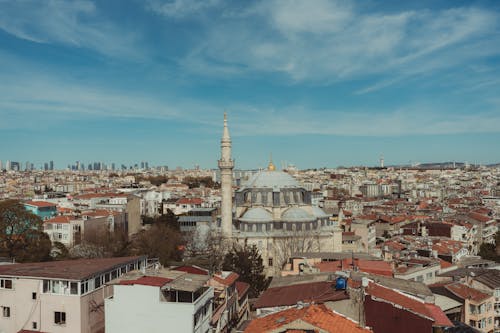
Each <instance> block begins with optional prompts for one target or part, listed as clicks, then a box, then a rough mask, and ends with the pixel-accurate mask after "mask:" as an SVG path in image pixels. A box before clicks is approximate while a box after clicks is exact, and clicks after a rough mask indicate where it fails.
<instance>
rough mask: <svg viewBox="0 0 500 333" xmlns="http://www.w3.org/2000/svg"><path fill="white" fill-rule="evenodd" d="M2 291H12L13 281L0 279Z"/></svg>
mask: <svg viewBox="0 0 500 333" xmlns="http://www.w3.org/2000/svg"><path fill="white" fill-rule="evenodd" d="M0 289H12V280H11V279H0Z"/></svg>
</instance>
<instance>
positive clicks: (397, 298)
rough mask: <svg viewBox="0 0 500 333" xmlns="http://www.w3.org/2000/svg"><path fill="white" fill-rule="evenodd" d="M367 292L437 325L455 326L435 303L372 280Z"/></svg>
mask: <svg viewBox="0 0 500 333" xmlns="http://www.w3.org/2000/svg"><path fill="white" fill-rule="evenodd" d="M366 292H367V294H369V295H371V296H372V298H373V297H375V299H382V300H385V301H387V302H389V303H392V304H394V305H398V306H400V307H402V308H404V309H406V310H409V311H410V312H412V313H415V314H417V315H419V316H421V317H425V318H428V319H430V320H432V321H434V324H435V325H437V326H453V324H452V323H451V322H450V320H449V319H448V318H447V317H446V315H445V314H444V313H443V311H442V310H441V309H440V308H439V307H437V306H436V305H434V304H430V303H425V302H423V301H422V300H419V299H416V298H414V297H411V296H408V295H405V294H403V293H401V292H398V291H396V290H392V289H389V288H386V287H383V286H381V285H379V284H376V283H373V282H370V283H369V285H368V288H367V289H366Z"/></svg>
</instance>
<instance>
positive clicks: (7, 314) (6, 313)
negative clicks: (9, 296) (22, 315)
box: [2, 306, 10, 318]
mask: <svg viewBox="0 0 500 333" xmlns="http://www.w3.org/2000/svg"><path fill="white" fill-rule="evenodd" d="M2 313H3V316H4V317H5V318H9V317H10V307H8V306H2Z"/></svg>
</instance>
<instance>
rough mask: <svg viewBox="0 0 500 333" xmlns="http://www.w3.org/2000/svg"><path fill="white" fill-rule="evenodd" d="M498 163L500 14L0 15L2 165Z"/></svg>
mask: <svg viewBox="0 0 500 333" xmlns="http://www.w3.org/2000/svg"><path fill="white" fill-rule="evenodd" d="M224 110H226V111H227V112H228V118H229V125H230V131H231V135H232V138H233V155H234V158H235V159H236V164H237V167H239V168H257V167H263V166H265V165H266V164H267V159H268V156H269V153H271V152H272V154H273V157H274V160H275V162H276V163H277V164H280V161H287V162H289V163H293V164H296V165H297V166H298V167H300V168H309V167H323V166H330V167H335V166H338V165H361V164H363V165H375V164H377V161H378V158H379V156H380V155H381V154H383V155H384V157H385V161H386V164H399V163H408V162H409V161H412V162H430V161H449V160H457V161H468V162H475V163H492V162H500V2H499V1H491V2H488V1H464V2H461V1H435V0H433V1H416V2H413V3H410V2H409V1H384V2H382V1H356V2H349V1H326V0H307V1H306V0H304V1H294V0H290V1H275V0H266V1H223V0H204V1H194V0H173V1H166V0H149V1H139V0H137V1H121V0H120V1H118V0H116V1H86V0H82V1H50V0H47V1H5V0H0V119H1V121H0V142H1V144H0V160H2V161H4V162H5V161H6V160H11V161H12V160H14V161H16V160H17V161H21V162H24V161H27V160H30V161H31V162H34V163H35V165H38V166H39V165H40V163H42V162H45V161H48V160H54V161H55V162H56V166H58V167H64V166H66V165H67V164H69V163H74V161H76V160H80V161H83V162H85V163H88V162H91V161H96V160H98V161H103V162H108V163H109V162H116V163H130V162H137V161H141V160H147V161H149V162H150V163H151V164H154V165H168V166H170V167H175V166H183V167H192V166H193V165H195V164H199V165H201V166H202V167H206V168H214V167H216V160H217V159H218V156H219V140H220V135H221V132H222V116H223V112H224Z"/></svg>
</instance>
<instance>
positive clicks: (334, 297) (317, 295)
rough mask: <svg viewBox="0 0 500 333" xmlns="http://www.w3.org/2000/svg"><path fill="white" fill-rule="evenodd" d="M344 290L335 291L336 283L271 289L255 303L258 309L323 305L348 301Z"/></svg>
mask: <svg viewBox="0 0 500 333" xmlns="http://www.w3.org/2000/svg"><path fill="white" fill-rule="evenodd" d="M348 298H349V295H347V293H346V292H345V291H344V290H335V282H332V281H323V282H311V283H303V284H300V285H291V286H284V287H274V288H269V289H267V290H266V291H264V293H262V295H261V296H260V297H259V299H258V300H257V302H256V303H255V307H256V308H270V307H276V306H291V305H294V304H297V302H305V303H308V302H315V303H323V302H327V301H339V300H343V299H348Z"/></svg>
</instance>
